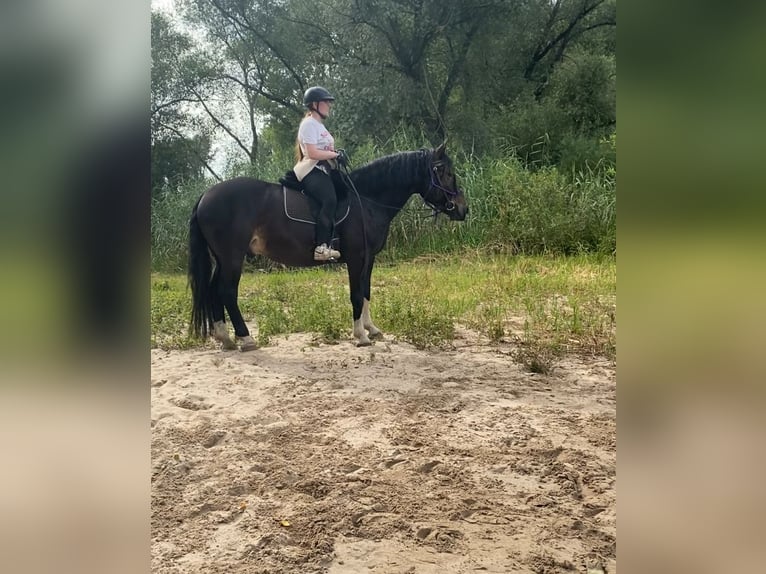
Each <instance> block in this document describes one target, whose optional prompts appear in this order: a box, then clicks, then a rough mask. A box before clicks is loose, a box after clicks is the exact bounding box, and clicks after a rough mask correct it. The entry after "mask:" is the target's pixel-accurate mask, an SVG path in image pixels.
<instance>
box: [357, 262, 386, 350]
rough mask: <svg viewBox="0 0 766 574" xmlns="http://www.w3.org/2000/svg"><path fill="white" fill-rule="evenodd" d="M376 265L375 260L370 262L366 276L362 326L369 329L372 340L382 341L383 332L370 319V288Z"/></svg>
mask: <svg viewBox="0 0 766 574" xmlns="http://www.w3.org/2000/svg"><path fill="white" fill-rule="evenodd" d="M374 264H375V258H373V259H372V260H371V261H370V267H369V269H367V273H366V274H365V275H366V277H365V283H364V304H363V305H362V326H363V327H364V328H365V329H367V331H368V333H369V336H370V338H372V339H382V338H383V332H382V331H381V330H380V329H378V328H377V327H376V326H375V324H374V323H373V322H372V317H370V286H371V285H372V266H373V265H374Z"/></svg>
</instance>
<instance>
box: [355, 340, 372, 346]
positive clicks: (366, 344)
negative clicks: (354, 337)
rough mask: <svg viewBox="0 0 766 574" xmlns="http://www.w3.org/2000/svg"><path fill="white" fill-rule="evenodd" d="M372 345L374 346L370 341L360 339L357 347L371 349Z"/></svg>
mask: <svg viewBox="0 0 766 574" xmlns="http://www.w3.org/2000/svg"><path fill="white" fill-rule="evenodd" d="M370 345H372V342H371V341H370V340H369V339H359V340H358V341H357V342H356V346H357V347H369V346H370Z"/></svg>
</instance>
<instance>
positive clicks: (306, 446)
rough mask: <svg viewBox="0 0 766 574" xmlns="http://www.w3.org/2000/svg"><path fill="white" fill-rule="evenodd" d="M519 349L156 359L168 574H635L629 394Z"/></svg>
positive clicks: (464, 345) (300, 347) (348, 350)
mask: <svg viewBox="0 0 766 574" xmlns="http://www.w3.org/2000/svg"><path fill="white" fill-rule="evenodd" d="M512 350H513V348H512V346H511V345H502V344H501V345H489V344H486V343H485V342H482V341H481V340H480V338H479V337H478V336H477V335H475V334H471V333H467V332H466V333H462V335H461V337H460V338H459V339H458V340H457V341H455V345H454V348H452V349H450V350H446V351H419V350H417V349H415V348H414V347H412V346H410V345H408V344H405V343H397V342H378V343H376V344H375V345H373V346H372V347H368V348H356V347H354V346H353V345H352V343H351V342H350V341H349V342H343V343H341V344H338V345H324V344H322V345H318V346H317V345H314V344H313V343H312V341H311V337H310V336H308V335H292V336H290V337H287V338H279V339H274V340H273V341H272V343H271V345H269V346H268V347H264V348H262V349H259V350H257V351H254V352H251V353H240V352H238V351H228V352H223V351H183V352H179V351H163V350H154V351H152V382H151V384H152V421H151V424H152V465H153V472H152V571H153V572H156V573H168V574H169V573H181V572H184V573H186V572H188V573H192V572H193V573H217V572H220V573H223V572H227V573H228V572H247V573H251V574H252V573H274V574H281V573H288V572H289V573H329V574H352V573H358V572H376V573H381V574H383V573H385V574H389V573H390V574H404V573H417V574H421V573H422V574H432V573H434V574H436V573H438V574H450V573H455V574H457V573H463V572H487V573H500V572H502V573H511V572H524V573H545V574H548V573H558V572H583V573H585V572H589V573H594V572H601V571H602V568H603V571H604V572H606V573H607V574H614V573H616V571H617V567H616V562H615V553H616V502H615V479H616V474H615V465H616V435H615V433H616V425H615V423H616V387H615V385H616V381H615V370H614V364H613V363H611V362H610V361H607V360H604V359H588V360H584V359H581V358H577V359H574V358H570V359H566V360H564V361H561V362H559V363H558V364H557V365H556V368H555V370H554V371H553V373H552V374H550V375H539V374H531V373H527V372H524V371H523V370H522V368H521V367H520V366H519V365H517V364H516V363H515V362H514V361H513V360H512V357H511V352H512Z"/></svg>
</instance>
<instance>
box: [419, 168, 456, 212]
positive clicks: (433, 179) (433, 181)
mask: <svg viewBox="0 0 766 574" xmlns="http://www.w3.org/2000/svg"><path fill="white" fill-rule="evenodd" d="M443 166H444V162H443V161H441V160H437V161H435V162H434V163H432V164H431V166H430V167H429V169H428V175H429V179H430V183H429V185H428V189H427V190H426V191H425V192H423V193H421V194H420V197H422V198H423V203H424V204H425V205H427V206H428V207H430V208H431V209H432V210H433V216H434V217H436V216H437V215H438V214H439V213H446V212H448V211H452V210H453V209H455V207H457V206H456V205H455V202H454V201H453V200H454V199H455V198H456V197H457V196H458V195H460V190H459V189H458V190H456V191H453V190H451V189H447V188H446V187H444V186H443V185H442V182H441V181H440V180H439V175H438V173H439V168H440V167H443ZM432 189H438V190H439V191H441V192H442V193H443V194H444V199H445V202H444V205H442V206H438V205H436V204H434V202H432V201H430V200H429V199H428V198H427V197H426V196H427V195H428V194H429V192H430V191H431V190H432Z"/></svg>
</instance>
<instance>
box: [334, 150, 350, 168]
mask: <svg viewBox="0 0 766 574" xmlns="http://www.w3.org/2000/svg"><path fill="white" fill-rule="evenodd" d="M335 151H336V153H337V154H338V155H337V156H335V159H336V160H337V161H338V165H339V166H341V167H348V154H347V153H346V150H344V149H338V150H335Z"/></svg>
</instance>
